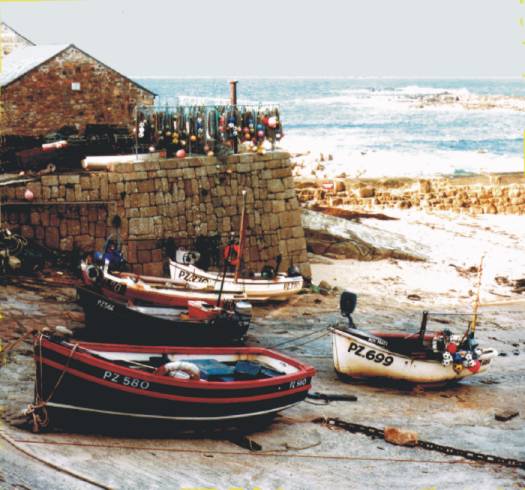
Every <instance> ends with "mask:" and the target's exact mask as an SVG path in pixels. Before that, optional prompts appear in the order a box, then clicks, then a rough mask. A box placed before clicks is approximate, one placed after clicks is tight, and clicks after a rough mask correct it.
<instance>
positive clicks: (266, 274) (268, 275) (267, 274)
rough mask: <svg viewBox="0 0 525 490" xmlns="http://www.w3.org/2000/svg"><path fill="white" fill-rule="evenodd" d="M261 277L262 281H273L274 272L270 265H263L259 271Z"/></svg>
mask: <svg viewBox="0 0 525 490" xmlns="http://www.w3.org/2000/svg"><path fill="white" fill-rule="evenodd" d="M261 277H262V278H263V279H273V278H274V277H275V271H274V269H273V267H272V266H271V265H265V266H264V267H263V268H262V270H261Z"/></svg>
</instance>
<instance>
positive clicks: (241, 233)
mask: <svg viewBox="0 0 525 490" xmlns="http://www.w3.org/2000/svg"><path fill="white" fill-rule="evenodd" d="M245 219H246V191H245V190H243V191H242V211H241V225H240V229H239V256H238V257H237V265H236V267H235V282H237V281H238V280H239V273H240V272H241V258H242V249H243V247H244V227H245Z"/></svg>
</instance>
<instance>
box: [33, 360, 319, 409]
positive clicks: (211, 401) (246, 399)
mask: <svg viewBox="0 0 525 490" xmlns="http://www.w3.org/2000/svg"><path fill="white" fill-rule="evenodd" d="M42 363H43V364H45V365H46V366H49V367H51V368H53V369H57V370H61V371H64V372H66V373H68V374H69V375H70V376H75V377H77V378H80V379H83V380H84V381H87V382H89V383H94V384H98V385H100V386H104V387H106V388H110V389H113V390H117V391H124V392H126V393H131V394H134V395H141V396H145V397H149V398H155V399H159V400H170V401H178V402H184V403H190V404H202V403H205V404H208V405H221V404H222V405H227V404H231V403H252V402H255V401H261V400H272V399H275V398H284V397H286V396H289V395H293V394H296V393H301V392H303V391H308V390H309V389H310V387H311V384H306V385H304V386H299V387H296V388H290V389H288V390H277V391H272V392H270V393H265V394H262V395H251V396H250V395H249V396H243V397H228V393H227V392H226V393H225V395H226V397H225V398H218V397H217V398H206V397H195V396H182V395H174V394H169V393H161V392H158V391H154V390H144V389H141V388H134V387H132V386H125V385H123V384H119V383H114V382H112V381H108V380H106V379H102V378H97V377H96V376H93V375H91V374H88V373H85V372H84V371H80V370H78V369H75V368H72V367H69V366H64V365H62V364H60V363H58V362H55V361H52V360H50V359H46V358H43V359H42ZM119 367H120V366H119ZM141 373H142V371H141ZM118 374H121V373H120V372H119V373H118ZM134 374H135V375H134V376H133V377H134V378H142V377H141V376H136V371H134ZM256 381H260V380H256ZM263 381H265V380H263ZM155 382H158V381H155ZM197 383H198V381H197ZM208 383H210V382H209V381H208ZM224 383H225V382H223V384H224ZM235 383H236V384H238V383H239V382H235ZM198 388H200V386H199V387H198Z"/></svg>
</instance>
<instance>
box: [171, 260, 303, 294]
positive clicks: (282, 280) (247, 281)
mask: <svg viewBox="0 0 525 490" xmlns="http://www.w3.org/2000/svg"><path fill="white" fill-rule="evenodd" d="M180 266H182V267H181V269H182V270H184V268H187V270H188V272H190V273H192V274H195V275H197V276H201V277H204V278H206V279H207V280H209V281H213V282H218V283H220V282H221V280H222V277H221V273H220V272H217V277H215V276H214V275H213V274H211V273H210V272H208V271H203V270H201V269H198V268H197V267H195V266H191V267H193V268H194V269H197V271H194V270H192V269H191V268H190V266H187V265H185V264H180V263H179V262H177V261H175V260H173V259H170V260H169V267H170V270H171V267H180ZM171 280H172V281H175V282H176V279H171ZM189 282H195V281H189ZM226 282H232V283H234V284H239V285H253V286H266V285H268V286H274V285H276V284H277V285H280V284H290V283H292V284H293V283H301V287H302V284H303V283H304V279H303V278H302V276H297V277H290V276H279V275H277V276H276V277H275V278H274V279H271V280H270V279H252V278H243V277H241V278H239V279H238V280H237V281H235V278H234V276H233V275H226ZM286 291H289V290H283V292H286Z"/></svg>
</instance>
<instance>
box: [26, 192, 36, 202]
mask: <svg viewBox="0 0 525 490" xmlns="http://www.w3.org/2000/svg"><path fill="white" fill-rule="evenodd" d="M34 198H35V195H34V194H33V191H32V190H31V189H26V191H25V192H24V199H25V200H26V201H32V200H33V199H34Z"/></svg>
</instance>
